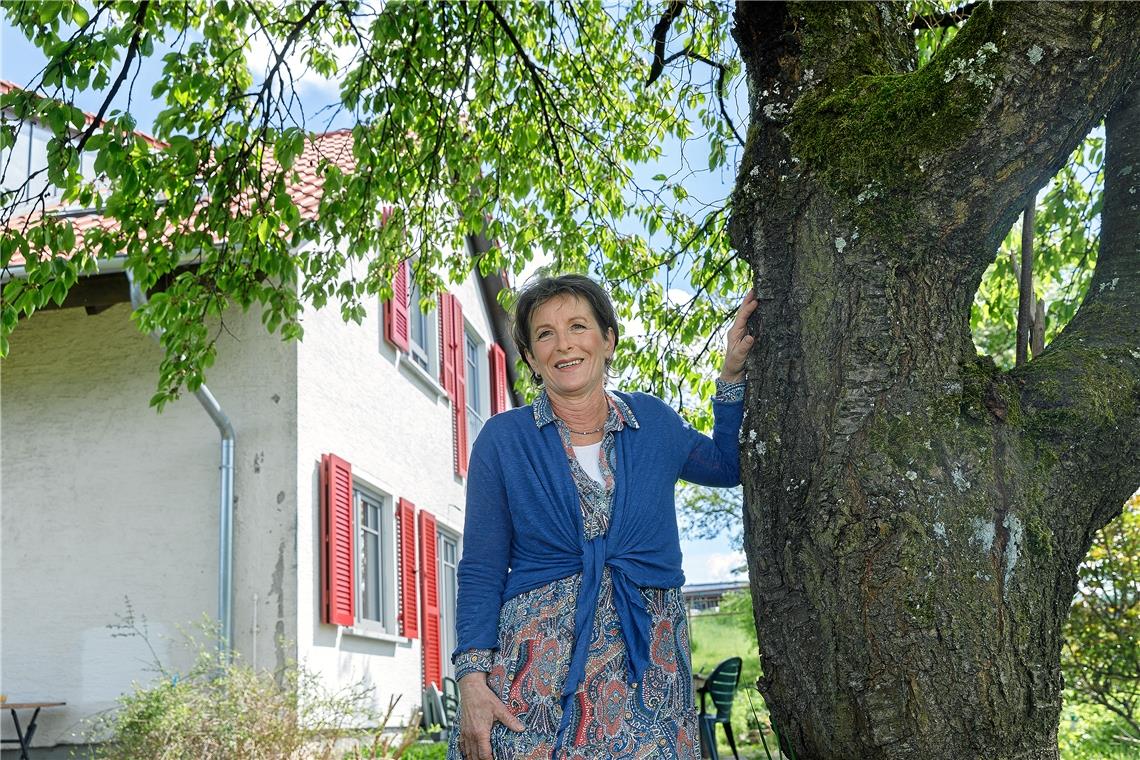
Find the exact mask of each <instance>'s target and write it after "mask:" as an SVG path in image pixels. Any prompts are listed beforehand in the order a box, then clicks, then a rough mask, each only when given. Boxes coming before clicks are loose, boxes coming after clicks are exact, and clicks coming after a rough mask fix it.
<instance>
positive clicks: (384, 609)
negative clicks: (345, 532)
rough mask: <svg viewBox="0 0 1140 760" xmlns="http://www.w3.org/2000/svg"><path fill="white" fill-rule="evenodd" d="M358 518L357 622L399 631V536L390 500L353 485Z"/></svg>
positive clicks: (364, 625)
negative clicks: (397, 616)
mask: <svg viewBox="0 0 1140 760" xmlns="http://www.w3.org/2000/svg"><path fill="white" fill-rule="evenodd" d="M353 502H354V507H355V509H354V512H355V514H356V519H357V535H358V536H359V541H358V546H359V549H358V550H357V555H356V556H357V574H356V577H357V607H356V609H357V613H356V617H357V623H359V624H363V627H366V628H374V629H375V628H378V629H379V630H381V631H382V632H384V633H396V598H395V597H396V593H395V576H396V562H395V558H396V537H395V519H394V517H393V514H392V509H391V505H390V501H389V500H387V499H384V498H381V497H377V496H374V495H373V494H371V493H368V492H365V491H362V490H360V489H359V488H354V489H353Z"/></svg>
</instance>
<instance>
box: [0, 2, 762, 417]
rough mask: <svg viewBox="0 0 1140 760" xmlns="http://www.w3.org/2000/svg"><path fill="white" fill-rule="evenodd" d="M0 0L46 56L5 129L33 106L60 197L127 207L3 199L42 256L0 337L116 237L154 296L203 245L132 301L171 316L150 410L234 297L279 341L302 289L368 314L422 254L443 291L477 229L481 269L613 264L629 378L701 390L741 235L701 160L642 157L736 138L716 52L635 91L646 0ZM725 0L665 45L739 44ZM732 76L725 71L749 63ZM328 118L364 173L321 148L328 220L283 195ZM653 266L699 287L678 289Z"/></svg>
mask: <svg viewBox="0 0 1140 760" xmlns="http://www.w3.org/2000/svg"><path fill="white" fill-rule="evenodd" d="M4 12H5V15H6V17H7V20H8V22H9V23H10V24H12V25H13V26H15V27H16V28H17V29H18V30H19V31H20V32H22V33H23V34H24V35H25V36H26V37H27V38H28V39H30V40H32V41H34V43H35V44H36V45H37V46H38V47H39V48H40V49H41V50H42V51H43V53H44V55H45V56H46V58H47V61H48V63H47V65H46V67H45V68H44V69H43V71H42V73H41V75H40V76H39V79H38V81H37V82H33V83H31V87H29V91H28V92H14V93H10V94H7V95H4V96H3V97H2V99H0V106H2V107H3V109H5V110H6V111H7V112H8V113H9V114H10V115H11V117H12V118H7V119H6V120H5V121H4V124H3V128H2V135H3V136H2V138H0V139H2V140H3V145H4V147H10V146H11V145H13V144H14V142H15V140H16V136H17V131H18V130H19V129H20V128H21V125H22V122H23V121H24V120H29V119H31V120H36V121H38V122H40V123H42V124H44V125H47V126H48V127H49V128H50V130H51V134H52V137H51V142H50V147H49V160H48V166H47V168H46V175H47V180H48V181H49V182H50V184H51V185H52V186H54V187H56V188H59V189H60V191H61V193H60V194H61V197H62V201H63V203H64V204H66V205H68V206H78V207H82V208H91V209H97V210H99V211H100V212H101V213H102V214H104V215H105V216H107V217H111V218H113V219H115V220H116V221H117V225H114V226H110V227H108V228H106V229H95V230H87V231H86V233H85V234H84V235H83V236H82V239H81V240H77V236H76V234H75V230H74V229H73V228H72V223H71V222H70V221H69V220H67V219H65V218H59V217H55V216H50V215H49V216H47V217H46V218H42V219H41V218H39V217H38V215H35V214H34V215H33V217H32V218H31V221H30V223H29V220H28V218H27V217H24V216H22V214H25V213H26V212H27V211H28V210H29V208H32V209H33V210H34V211H35V212H41V211H43V210H44V209H45V202H44V201H43V200H42V198H41V199H39V200H38V202H37V199H36V198H34V197H32V198H31V199H30V200H29V198H28V195H29V194H28V193H27V192H23V193H20V192H17V193H12V194H10V195H8V196H7V197H6V198H5V210H4V222H5V223H6V225H9V226H10V229H9V230H8V232H7V234H6V236H5V240H4V245H3V251H2V256H3V258H2V263H3V265H4V266H5V267H7V266H8V265H9V263H10V262H11V260H12V257H13V255H14V254H17V253H19V254H21V255H22V256H23V257H24V258H26V259H27V260H28V261H27V278H26V280H22V281H21V280H12V281H10V282H9V283H8V284H7V285H6V287H5V291H4V303H3V307H2V308H3V321H2V324H3V333H2V335H0V340H2V344H0V351H3V352H6V351H7V349H8V346H7V336H8V335H9V334H10V333H11V331H12V330H13V329H14V328H15V326H16V322H17V317H18V316H20V315H24V316H29V315H31V314H32V313H33V312H34V311H35V310H36V309H37V308H42V307H43V306H45V305H47V304H48V303H49V302H52V301H54V302H55V303H57V304H59V303H62V301H63V299H64V298H65V297H66V294H67V291H68V289H69V288H70V287H71V286H72V285H74V283H75V281H76V279H77V277H78V276H79V274H80V273H84V272H90V271H93V269H94V264H93V259H94V258H96V257H107V256H111V255H114V254H116V253H118V254H121V255H125V256H126V261H127V265H128V267H129V269H130V270H131V272H132V273H133V274H134V275H135V277H136V279H137V280H138V281H139V283H140V284H141V285H142V286H143V287H145V288H151V287H153V286H154V285H155V284H156V283H158V282H159V280H160V278H163V277H164V276H166V275H170V274H171V273H172V272H175V269H176V267H177V266H178V264H179V263H180V262H187V261H190V262H193V263H195V264H197V265H198V266H197V268H196V269H194V270H193V271H182V272H179V273H177V274H176V276H174V277H173V281H172V282H170V283H169V285H168V286H167V287H166V288H165V289H164V290H163V291H162V292H159V293H155V294H154V295H153V296H152V297H151V303H150V305H149V306H147V307H146V308H144V309H142V310H140V311H139V312H138V314H137V318H138V321H139V325H140V327H142V328H144V329H147V330H153V329H157V328H161V329H162V330H164V333H163V336H162V342H163V345H164V347H165V358H164V359H163V361H162V366H161V381H160V388H159V392H158V394H157V395H156V396H155V397H154V399H153V403H155V404H157V405H159V406H161V405H162V404H163V403H165V402H166V401H168V400H169V399H171V398H174V397H176V396H177V395H178V394H179V393H180V391H181V389H182V387H183V386H185V387H188V388H190V389H194V388H196V387H197V386H198V385H200V384H201V383H202V381H203V378H204V370H205V369H206V368H208V367H209V366H210V364H211V363H212V362H213V360H214V355H215V345H214V344H215V340H216V338H217V333H218V330H219V329H220V328H215V329H213V330H211V328H210V327H208V325H210V324H211V321H210V319H209V318H211V317H220V316H221V315H222V314H223V313H224V310H225V309H226V308H227V307H228V306H229V305H231V304H238V305H240V306H241V307H242V308H248V307H250V306H251V305H253V304H255V303H256V304H259V305H260V307H261V308H262V310H263V315H264V320H265V322H266V325H267V327H268V328H269V329H270V330H271V331H277V332H280V334H281V335H282V336H283V337H284V338H299V337H301V336H302V334H303V330H302V326H301V323H300V321H299V316H300V314H301V310H302V308H303V306H304V304H311V305H313V306H315V307H320V306H323V305H324V304H326V303H328V302H330V301H333V300H335V301H337V302H338V303H339V306H340V310H341V312H342V314H343V316H344V318H345V319H346V320H347V319H352V320H356V321H360V319H361V318H362V316H363V315H364V313H365V311H366V309H367V308H369V305H370V299H372V298H374V297H376V296H379V297H381V298H382V297H385V296H387V295H389V294H390V282H391V279H392V276H393V274H394V271H395V268H396V266H397V264H398V263H399V262H400V261H402V260H405V259H413V261H414V266H413V271H414V277H415V280H416V282H417V283H418V284H419V286H420V290H421V292H422V293H424V294H431V293H433V292H434V291H436V290H438V289H440V288H443V287H445V285H446V282H447V281H448V280H451V281H455V280H457V279H459V278H461V277H462V276H464V275H465V273H467V272H469V271H470V268H471V266H472V261H471V260H470V258H469V257H468V256H467V255H466V254H465V253H464V251H465V242H464V241H465V236H467V235H471V234H481V235H484V236H486V237H487V238H490V239H493V240H496V241H498V243H499V245H497V246H496V247H494V248H493V249H492V250H491V251H490V253H488V254H486V255H484V256H482V257H481V258H480V259H479V261H478V262H477V263H478V266H479V267H480V268H481V269H482V270H483V271H485V272H488V271H494V270H499V269H507V270H509V271H512V272H514V273H518V272H521V271H522V270H523V268H524V267H525V266H526V265H527V263H528V261H530V260H531V259H532V258H533V257H535V256H549V257H550V258H551V259H552V260H553V268H554V269H556V270H559V271H565V270H577V271H583V270H588V271H590V272H591V273H592V274H593V275H595V276H596V277H599V278H600V279H601V280H602V281H603V282H604V283H605V284H606V285H607V286H608V287H609V288H610V290H611V292H612V293H613V295H614V297H615V300H616V301H617V303H618V306H619V309H620V311H621V313H622V315H623V316H624V317H625V318H626V319H632V318H633V317H635V316H636V317H637V318H638V319H639V320H640V321H641V323H642V324H643V325H644V328H645V333H646V336H645V337H643V338H641V340H640V341H639V345H637V346H634V345H632V343H630V342H627V344H626V345H625V346H624V347H623V348H624V349H625V350H624V351H623V352H622V354H621V355H622V356H624V357H625V358H626V360H627V362H629V363H630V364H632V365H633V369H634V371H635V372H638V373H641V374H642V375H643V377H645V378H646V379H648V380H649V381H650V382H651V383H652V384H654V385H655V386H656V387H657V388H658V389H662V390H663V389H664V388H663V386H664V381H665V378H666V377H668V378H669V379H670V380H671V381H672V383H673V384H674V386H675V387H676V388H691V389H692V390H695V391H698V392H703V393H707V392H708V391H709V389H710V387H711V382H709V381H708V380H706V378H708V377H711V375H712V373H711V372H709V371H708V370H707V369H705V368H703V367H701V366H700V363H697V362H694V361H693V360H692V354H693V352H694V351H696V352H700V353H703V354H710V353H714V352H713V351H712V350H711V348H710V347H709V346H708V345H705V346H702V345H700V344H699V343H698V339H703V338H707V337H708V335H710V334H711V333H713V332H714V331H715V329H716V328H717V327H718V326H719V325H721V324H722V323H723V322H724V321H725V317H726V312H727V311H728V310H729V309H730V308H731V306H730V303H729V300H728V297H729V295H730V294H731V295H732V296H734V297H733V299H732V303H735V296H737V295H738V294H739V292H740V291H741V290H742V289H743V285H744V281H745V279H746V276H745V267H744V266H743V264H742V263H741V262H740V261H738V260H736V259H735V258H734V257H733V255H732V254H731V252H730V251H729V250H728V245H727V239H726V236H725V234H724V222H725V220H726V217H727V212H728V209H727V205H726V202H722V203H721V204H720V205H717V206H711V207H710V206H705V205H702V204H699V203H687V202H686V201H687V200H688V195H689V193H688V190H687V188H686V183H687V181H688V179H689V178H688V177H685V176H680V177H670V176H666V175H663V174H662V175H657V176H656V177H654V178H653V179H651V180H649V179H641V178H639V175H638V172H639V171H640V172H642V173H644V172H645V167H646V166H647V165H648V164H649V163H650V162H653V161H655V160H657V159H659V158H660V157H661V154H662V145H664V144H676V145H682V144H683V143H684V142H685V141H688V140H690V139H692V138H694V137H695V131H696V130H697V129H701V130H703V131H704V134H703V135H702V136H701V139H702V141H703V142H704V143H705V144H707V145H708V146H709V151H708V155H709V168H710V169H716V168H718V167H720V166H722V165H724V164H725V163H726V161H727V160H728V157H729V152H730V145H731V141H733V140H734V139H735V138H733V137H732V133H731V128H730V127H729V126H728V124H727V122H726V121H725V120H724V119H723V118H722V117H721V116H720V113H719V105H718V104H719V98H717V97H715V95H716V92H717V87H716V80H717V79H718V76H717V75H718V74H719V73H720V71H721V69H720V68H718V67H716V66H710V65H709V64H708V63H706V62H703V61H701V60H698V59H696V58H690V57H684V58H681V59H678V60H676V61H672V62H670V64H669V65H668V66H666V70H665V75H664V76H662V77H660V78H659V79H657V80H656V81H655V82H654V83H653V84H652V85H647V84H646V80H647V78H648V71H649V67H650V65H651V63H652V60H653V55H652V44H651V40H650V34H651V31H652V28H653V25H654V24H656V22H657V21H658V20H659V17H660V13H661V8H660V6H659V5H658V4H657V3H649V2H635V3H632V4H630V5H628V6H623V7H621V8H620V9H619V8H613V7H610V6H606V5H604V4H602V3H600V2H585V3H583V2H577V1H575V2H569V1H568V2H556V3H538V2H536V3H433V4H426V3H385V4H375V5H372V4H369V3H365V2H337V3H332V2H325V1H323V0H317V1H316V2H288V3H278V2H267V1H264V0H248V1H244V0H242V1H234V2H229V1H223V2H206V1H205V0H199V1H198V2H190V3H177V4H175V3H154V2H102V3H99V4H98V5H96V6H94V7H92V6H90V5H89V4H83V3H80V2H75V1H70V2H62V3H52V4H40V3H24V2H16V3H8V4H6V5H5V6H4ZM727 14H728V7H727V5H726V4H717V3H713V2H689V3H686V4H685V6H684V8H683V11H682V12H681V13H680V15H679V16H678V17H677V18H676V19H674V20H673V23H672V26H671V29H670V32H669V43H670V48H671V49H672V48H674V47H675V48H678V49H680V48H684V49H686V50H687V51H689V52H690V53H692V54H693V55H696V56H699V57H700V58H702V59H705V61H708V62H711V63H714V64H715V63H716V62H718V61H721V60H725V59H726V58H727V56H726V54H725V50H724V49H723V46H724V45H725V44H726V43H727V38H725V37H723V36H722V31H723V29H725V28H726V25H727V20H728V15H727ZM259 41H260V42H261V43H262V44H263V46H264V47H267V48H268V49H269V51H270V52H269V56H268V61H267V62H265V69H264V72H263V73H262V72H261V71H260V70H259V65H260V64H261V63H262V62H257V64H258V65H255V66H253V68H251V64H253V63H254V62H253V61H251V60H250V53H251V50H253V49H254V48H255V46H256V45H257V44H258V43H259ZM141 66H147V67H153V66H158V67H161V71H162V77H161V79H160V80H159V82H158V84H156V85H155V87H154V89H153V91H152V92H150V93H149V97H152V98H158V99H161V100H162V102H163V103H164V108H163V109H162V110H161V112H160V113H159V115H158V117H157V118H156V120H155V123H154V128H153V135H154V137H156V138H157V139H158V140H160V141H162V143H163V144H164V145H163V146H160V147H157V148H156V146H154V145H152V144H150V143H148V142H147V141H146V140H144V139H143V138H142V137H140V136H138V135H136V134H135V133H134V130H135V129H136V128H137V127H138V125H137V124H136V123H135V120H134V118H133V117H132V115H131V112H130V110H131V109H130V108H129V106H127V107H123V106H122V105H121V103H120V101H121V100H122V98H121V97H119V96H120V94H121V95H123V96H125V98H126V101H127V103H128V104H129V103H130V102H131V101H132V100H137V99H139V98H145V97H147V96H148V94H147V93H139V92H134V90H133V87H134V79H135V77H136V75H137V71H138V69H139V67H141ZM724 72H725V74H726V76H725V77H724V79H725V81H727V82H729V83H731V82H733V81H734V80H735V78H736V75H737V74H738V72H739V66H738V64H736V63H735V62H730V63H728V64H727V65H726V66H725V67H724ZM312 74H316V75H319V76H321V77H326V78H330V79H333V80H334V81H335V82H336V83H337V86H338V89H339V92H338V97H337V99H336V102H334V103H331V104H329V105H328V106H327V107H325V108H323V109H318V110H316V111H315V112H313V113H306V108H308V110H309V111H313V108H312V106H311V105H307V104H306V103H305V102H304V100H303V99H302V98H301V97H300V96H299V95H298V89H297V82H298V79H299V78H300V77H302V76H305V75H312ZM726 86H727V85H726ZM88 90H94V91H100V92H104V91H105V92H107V93H108V95H107V97H106V104H105V106H104V109H102V112H101V113H99V114H97V115H98V116H99V117H100V118H101V119H105V121H102V122H98V121H97V122H92V123H88V122H86V121H85V119H84V115H83V113H82V112H81V111H80V110H79V109H77V108H76V107H75V106H74V105H72V103H73V102H74V100H75V95H76V94H77V93H80V92H83V91H88ZM41 95H42V96H44V97H40V96H41ZM117 97H119V99H118V100H116V98H117ZM338 118H339V119H345V118H347V120H348V121H349V122H350V123H351V124H353V126H352V137H353V142H352V153H353V155H352V159H353V162H354V164H355V167H354V169H353V170H352V171H344V170H343V169H342V168H338V167H337V166H336V165H334V164H333V163H332V161H330V160H328V157H326V158H325V159H323V160H322V161H321V163H320V167H319V170H318V171H319V172H320V174H321V175H322V176H323V180H324V193H323V197H322V198H321V201H320V207H319V213H318V214H317V215H315V216H313V215H305V214H303V213H302V210H301V209H299V208H298V206H297V203H296V202H295V200H294V199H292V198H291V197H290V194H289V193H288V192H287V188H288V187H289V185H290V184H291V183H292V182H294V181H295V180H296V176H295V169H296V164H295V162H296V161H297V160H298V158H299V157H300V156H301V155H302V153H303V151H304V150H305V148H306V145H307V140H309V139H310V135H311V133H312V132H313V131H323V129H322V127H321V125H322V124H325V125H327V124H329V123H332V122H334V121H336V120H337V119H338ZM91 158H93V161H91V160H86V161H85V159H91ZM88 165H90V166H93V168H94V172H86V173H85V172H84V171H83V167H85V166H88ZM29 187H30V185H29ZM24 190H25V191H27V190H28V187H25V188H24ZM389 209H391V211H392V213H391V215H390V216H387V213H388V210H389ZM639 232H640V234H638V233H639ZM645 233H648V234H645ZM651 240H652V241H653V244H652V245H651ZM663 267H668V268H669V270H670V272H671V273H673V276H677V273H681V276H682V277H683V284H684V285H685V286H686V289H693V288H695V289H696V290H697V295H696V296H694V297H693V298H692V299H691V300H690V301H689V302H688V303H681V304H677V303H672V302H670V301H669V299H668V298H667V293H666V290H665V288H664V287H663V286H662V284H661V282H659V281H658V279H659V272H660V271H661V270H662V268H663ZM215 322H216V320H215ZM646 344H648V346H647V345H646ZM647 347H648V348H649V349H650V350H644V349H646V348H647ZM693 347H695V348H693ZM702 349H703V350H702Z"/></svg>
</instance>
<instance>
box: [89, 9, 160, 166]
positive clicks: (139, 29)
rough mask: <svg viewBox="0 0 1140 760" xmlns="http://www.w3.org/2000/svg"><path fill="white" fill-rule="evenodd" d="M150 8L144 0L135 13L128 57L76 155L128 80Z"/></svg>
mask: <svg viewBox="0 0 1140 760" xmlns="http://www.w3.org/2000/svg"><path fill="white" fill-rule="evenodd" d="M149 7H150V2H149V0H143V2H141V3H139V7H138V10H137V11H135V17H134V19H133V23H134V25H135V31H134V33H132V34H131V41H130V43H129V44H128V45H127V53H126V55H124V56H123V65H122V67H121V68H120V69H119V75H118V76H117V77H115V82H114V84H112V85H111V89H110V90H109V91H108V92H107V97H105V98H103V103H102V104H101V105H100V106H99V112H98V113H97V114H95V118H93V119H92V120H91V123H90V124H88V125H87V129H85V130H84V131H83V134H82V135H81V136H80V137H79V142H78V143H76V145H75V152H76V153H82V152H83V148H84V146H86V145H87V141H88V140H90V139H91V136H92V135H93V134H95V130H96V129H98V128H99V127H100V126H102V124H103V117H104V116H106V115H107V109H108V108H110V107H111V103H112V102H114V100H115V96H116V95H117V94H118V93H119V88H120V87H122V86H123V82H125V81H126V80H127V73H128V72H129V71H130V70H131V62H132V61H133V60H134V59H135V56H136V55H138V52H139V44H140V43H141V42H142V34H143V30H144V29H145V27H144V24H145V23H146V13H147V9H148V8H149Z"/></svg>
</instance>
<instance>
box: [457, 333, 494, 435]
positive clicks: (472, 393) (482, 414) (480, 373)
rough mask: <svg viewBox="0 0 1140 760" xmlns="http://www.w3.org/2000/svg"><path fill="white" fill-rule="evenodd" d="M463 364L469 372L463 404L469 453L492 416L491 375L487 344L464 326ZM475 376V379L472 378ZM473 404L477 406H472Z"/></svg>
mask: <svg viewBox="0 0 1140 760" xmlns="http://www.w3.org/2000/svg"><path fill="white" fill-rule="evenodd" d="M472 350H474V365H472V357H471V356H470V353H471V351H472ZM463 364H464V367H465V368H466V372H467V398H465V399H464V400H463V403H465V404H466V405H467V453H468V454H470V453H471V447H472V446H473V445H474V443H475V438H476V436H478V435H479V431H480V430H482V429H483V425H485V424H486V423H487V417H489V416H490V415H489V414H488V412H489V406H490V399H491V389H490V385H491V383H490V379H491V378H490V374H489V372H488V366H489V362H488V361H487V344H486V342H484V341H483V339H482V338H481V337H480V336H479V334H478V333H477V332H475V331H474V330H472V329H471V328H469V327H467V325H466V324H464V329H463ZM473 375H474V379H472V376H473ZM472 402H474V403H475V404H476V406H472V405H471V404H472Z"/></svg>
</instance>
